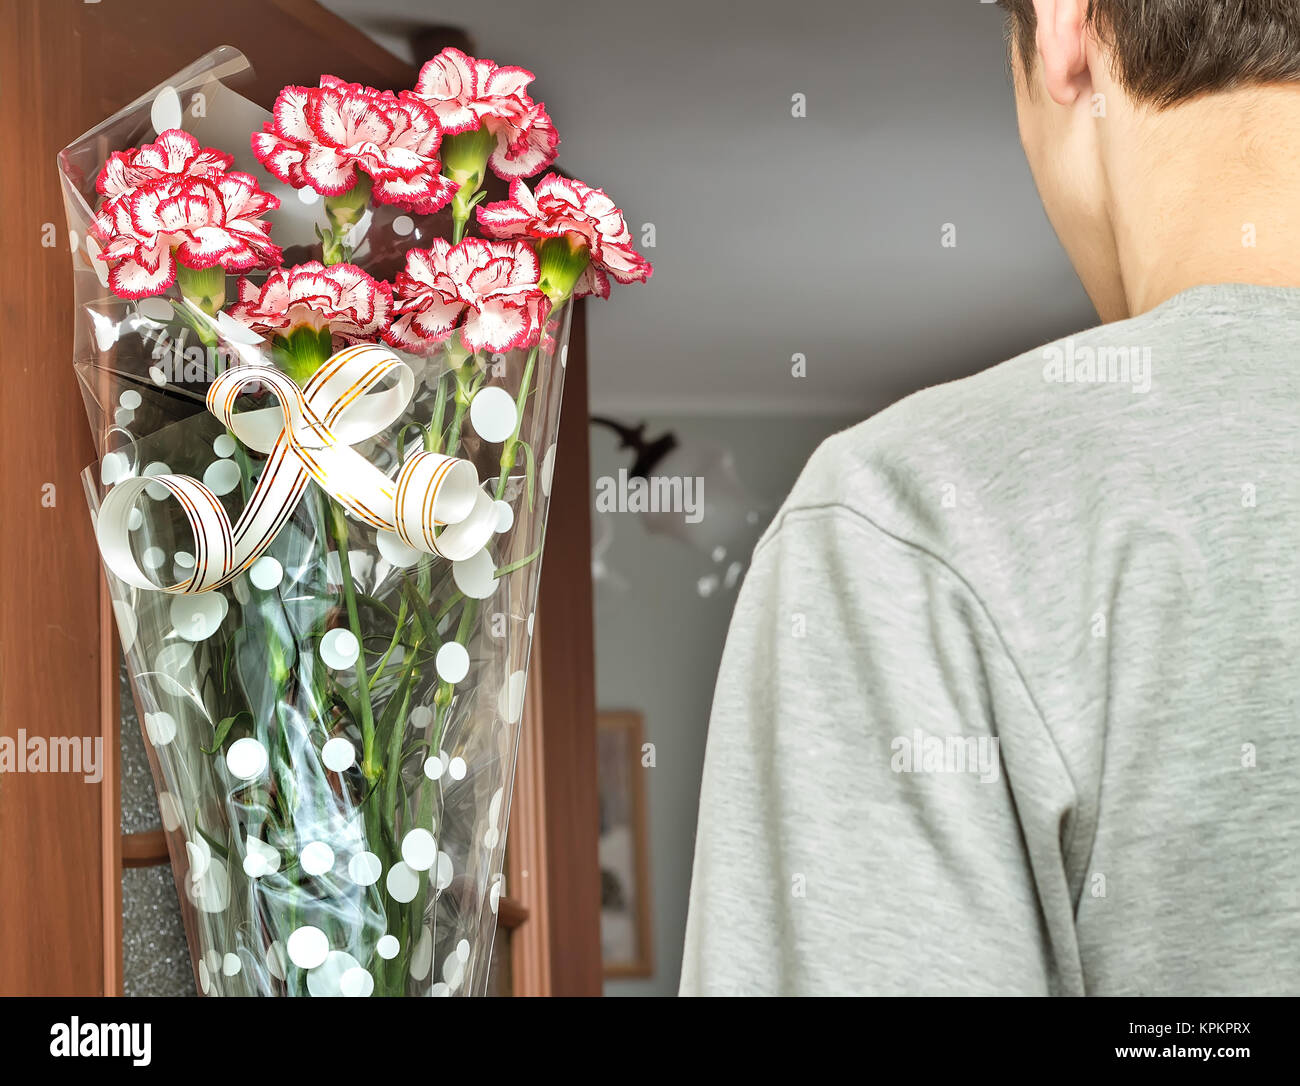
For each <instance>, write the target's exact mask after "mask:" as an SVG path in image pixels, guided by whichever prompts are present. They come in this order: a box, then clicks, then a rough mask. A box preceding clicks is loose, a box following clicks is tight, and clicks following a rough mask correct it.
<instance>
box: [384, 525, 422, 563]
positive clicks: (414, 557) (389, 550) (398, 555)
mask: <svg viewBox="0 0 1300 1086" xmlns="http://www.w3.org/2000/svg"><path fill="white" fill-rule="evenodd" d="M375 547H376V549H377V550H378V551H379V556H380V557H381V558H383V559H384V560H385V561H386V562H387V563H388V564H389V565H390V566H396V567H397V568H398V569H409V568H410V567H411V566H414V565H416V564H417V563H418V562H419V561H420V559H421V558H423V557H424V552H423V551H419V550H416V549H415V548H414V547H408V546H407V545H406V544H405V543H403V542H402V540H401V537H399V536H398V535H397V533H396V532H386V531H384V530H383V529H382V528H381V529H379V531H377V532H376V533H375Z"/></svg>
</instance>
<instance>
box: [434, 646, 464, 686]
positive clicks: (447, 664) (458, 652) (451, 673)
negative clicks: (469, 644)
mask: <svg viewBox="0 0 1300 1086" xmlns="http://www.w3.org/2000/svg"><path fill="white" fill-rule="evenodd" d="M433 666H434V667H435V668H436V669H437V672H438V677H439V678H440V679H442V680H444V681H445V682H449V683H458V682H460V681H461V679H463V678H464V677H465V676H466V675H468V674H469V653H468V652H467V651H466V650H465V646H464V645H462V644H460V643H458V642H456V641H448V642H447V643H446V644H445V645H443V646H442V648H440V649H439V650H438V654H437V655H436V656H435V657H434V659H433Z"/></svg>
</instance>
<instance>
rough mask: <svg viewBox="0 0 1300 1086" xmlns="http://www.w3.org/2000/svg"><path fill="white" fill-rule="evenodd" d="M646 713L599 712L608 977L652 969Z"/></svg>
mask: <svg viewBox="0 0 1300 1086" xmlns="http://www.w3.org/2000/svg"><path fill="white" fill-rule="evenodd" d="M644 741H645V727H644V722H643V719H642V715H641V713H639V712H636V711H634V710H630V709H620V710H609V711H601V712H598V713H597V714H596V758H597V782H598V792H599V797H600V898H601V901H600V946H601V957H602V960H603V963H604V972H605V976H606V977H616V978H620V977H649V976H652V975H653V974H654V954H653V950H652V943H651V928H652V922H651V897H650V851H649V833H648V828H647V824H646V795H645V770H644V768H643V767H642V762H641V758H642V745H643V743H644Z"/></svg>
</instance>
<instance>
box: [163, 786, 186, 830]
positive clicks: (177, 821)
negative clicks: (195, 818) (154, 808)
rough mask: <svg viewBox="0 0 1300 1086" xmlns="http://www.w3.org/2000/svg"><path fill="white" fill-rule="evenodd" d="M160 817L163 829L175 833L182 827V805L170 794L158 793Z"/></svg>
mask: <svg viewBox="0 0 1300 1086" xmlns="http://www.w3.org/2000/svg"><path fill="white" fill-rule="evenodd" d="M158 815H159V817H160V818H162V824H163V829H165V830H166V831H167V832H168V833H175V832H176V831H177V830H178V829H180V826H181V805H180V801H179V800H177V798H176V797H175V796H173V795H172V794H171V793H170V792H159V793H158Z"/></svg>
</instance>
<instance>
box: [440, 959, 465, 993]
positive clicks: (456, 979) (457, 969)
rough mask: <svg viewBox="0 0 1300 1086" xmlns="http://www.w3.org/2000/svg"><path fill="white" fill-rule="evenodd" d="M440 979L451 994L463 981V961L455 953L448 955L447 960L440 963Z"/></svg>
mask: <svg viewBox="0 0 1300 1086" xmlns="http://www.w3.org/2000/svg"><path fill="white" fill-rule="evenodd" d="M442 979H443V981H444V982H445V983H446V985H447V987H448V988H450V989H451V990H452V991H453V992H454V991H455V990H456V989H457V988H459V987H460V982H461V981H462V980H464V979H465V961H464V959H463V958H461V956H460V955H459V954H457V953H456V952H455V951H452V953H450V954H448V955H447V960H446V961H444V962H443V963H442Z"/></svg>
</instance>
